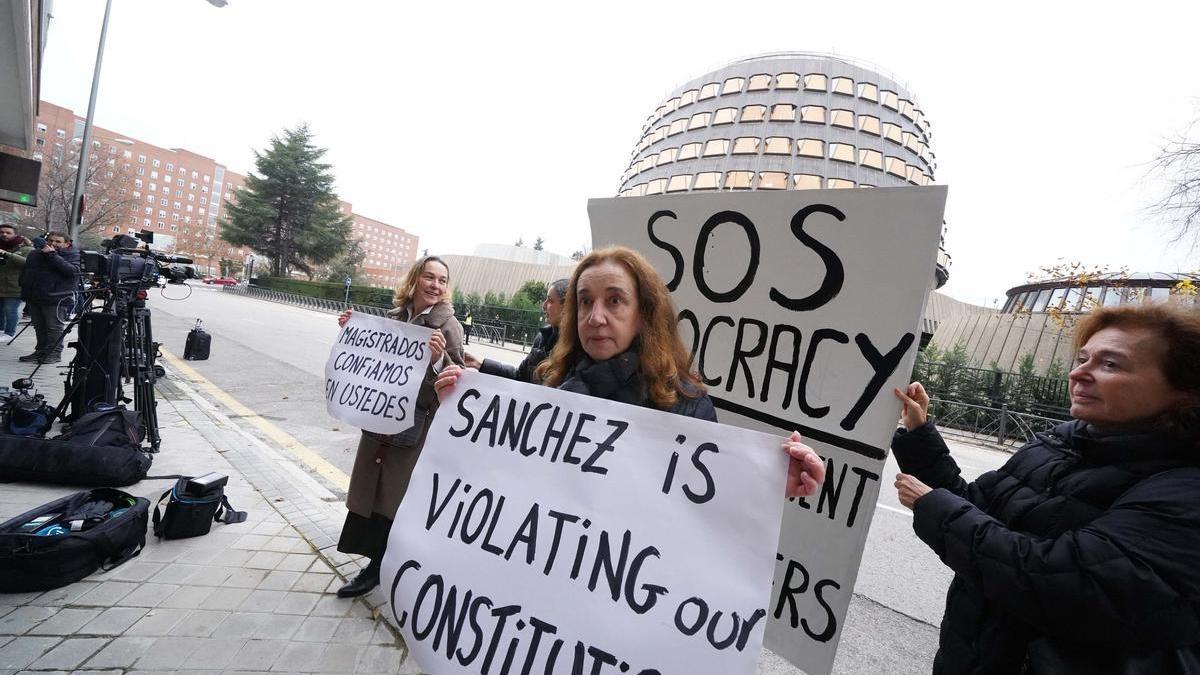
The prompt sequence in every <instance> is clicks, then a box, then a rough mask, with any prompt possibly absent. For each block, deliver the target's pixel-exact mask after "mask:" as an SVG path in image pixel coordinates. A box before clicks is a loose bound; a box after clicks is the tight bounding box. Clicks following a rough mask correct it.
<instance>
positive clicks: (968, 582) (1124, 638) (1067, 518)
mask: <svg viewBox="0 0 1200 675" xmlns="http://www.w3.org/2000/svg"><path fill="white" fill-rule="evenodd" d="M1075 340H1076V345H1077V351H1078V356H1077V358H1076V362H1075V368H1074V369H1073V370H1072V371H1071V374H1070V389H1071V415H1072V416H1073V417H1075V419H1074V420H1073V421H1071V422H1066V423H1064V424H1060V425H1059V426H1057V427H1055V429H1054V430H1053V431H1051V432H1050V433H1048V434H1044V435H1042V434H1039V435H1038V438H1037V440H1035V441H1033V442H1031V443H1029V444H1027V445H1026V446H1025V447H1023V448H1021V450H1020V451H1019V452H1017V453H1016V454H1015V455H1013V457H1012V459H1010V460H1009V461H1008V462H1007V463H1006V464H1005V465H1004V466H1003V467H1001V468H1000V469H998V470H996V471H992V472H989V473H985V474H983V475H982V476H980V477H979V478H978V479H977V480H976V481H975V482H973V483H967V482H966V481H964V480H963V479H962V478H961V477H960V476H959V469H958V465H957V464H955V462H954V459H953V458H952V457H951V456H950V453H949V450H948V449H947V448H946V444H945V443H944V442H943V441H942V439H941V437H940V436H939V435H938V432H937V430H936V429H935V428H934V427H933V423H932V422H930V421H928V420H927V418H926V414H927V411H928V407H929V396H928V395H927V394H926V393H925V390H924V388H923V387H922V386H921V385H920V384H919V383H913V384H911V385H909V387H908V390H907V391H900V390H898V389H897V390H896V395H897V396H898V397H899V398H900V399H901V401H902V402H903V403H904V410H903V418H902V421H903V424H904V430H902V431H901V430H898V431H897V434H896V437H895V439H894V441H893V445H892V449H893V450H894V451H895V455H896V459H897V461H898V462H899V463H900V468H901V470H902V471H904V473H902V474H900V475H898V476H897V477H896V488H897V490H898V491H899V496H900V502H901V503H902V504H903V505H905V506H907V507H909V508H911V509H912V510H913V529H914V530H916V533H917V536H918V537H920V538H921V539H922V540H923V541H924V542H925V543H926V544H928V545H929V547H930V548H932V549H933V550H934V551H935V552H936V553H937V554H938V556H940V557H941V559H942V561H943V562H945V563H946V565H948V566H949V567H950V568H951V569H953V570H954V572H955V577H954V582H953V583H952V584H951V585H950V591H949V595H948V597H947V599H946V615H945V617H944V618H943V619H942V629H941V641H940V646H939V649H938V654H937V657H936V659H935V661H934V665H933V670H934V672H937V673H983V672H987V673H1018V672H1020V673H1184V672H1186V673H1197V672H1200V314H1198V313H1197V312H1196V311H1195V310H1193V309H1192V308H1190V307H1188V308H1186V309H1185V308H1183V307H1181V306H1178V305H1165V304H1155V305H1124V306H1121V307H1106V308H1102V309H1099V310H1097V311H1095V312H1094V313H1092V314H1091V315H1090V316H1088V317H1087V318H1085V319H1084V320H1083V321H1082V322H1081V323H1080V324H1079V325H1078V326H1077V328H1076V335H1075Z"/></svg>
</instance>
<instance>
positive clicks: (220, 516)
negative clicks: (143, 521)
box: [153, 473, 247, 539]
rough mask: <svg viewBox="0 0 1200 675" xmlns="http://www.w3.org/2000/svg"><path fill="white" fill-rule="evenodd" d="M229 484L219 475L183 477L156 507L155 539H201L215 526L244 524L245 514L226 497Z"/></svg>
mask: <svg viewBox="0 0 1200 675" xmlns="http://www.w3.org/2000/svg"><path fill="white" fill-rule="evenodd" d="M162 477H163V478H166V476H162ZM156 478H157V476H156ZM228 482H229V477H228V476H225V475H223V474H219V473H207V474H204V475H203V476H196V477H194V478H193V477H190V476H180V477H179V479H178V480H176V481H175V485H174V487H172V488H171V489H170V490H167V491H166V492H164V493H162V496H161V497H159V498H158V502H157V503H155V505H154V521H153V522H154V536H156V537H160V538H164V539H184V538H186V537H198V536H200V535H202V534H208V531H209V529H210V528H212V524H213V523H218V522H220V523H225V524H226V525H233V524H234V523H241V522H245V520H246V515H247V514H246V512H245V511H237V510H235V509H234V508H233V506H231V505H230V504H229V498H228V497H226V496H225V484H226V483H228ZM168 498H170V499H169V500H168V501H167V507H166V509H165V510H164V511H163V513H162V515H161V516H160V515H159V506H160V505H161V504H162V501H163V500H164V499H168Z"/></svg>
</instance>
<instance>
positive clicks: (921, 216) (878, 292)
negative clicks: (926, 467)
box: [588, 186, 946, 674]
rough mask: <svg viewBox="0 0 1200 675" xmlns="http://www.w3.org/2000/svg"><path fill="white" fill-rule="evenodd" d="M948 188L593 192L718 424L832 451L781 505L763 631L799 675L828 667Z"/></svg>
mask: <svg viewBox="0 0 1200 675" xmlns="http://www.w3.org/2000/svg"><path fill="white" fill-rule="evenodd" d="M945 200H946V188H945V187H942V186H938V187H925V188H918V187H913V188H887V189H869V190H868V189H857V190H821V191H818V190H800V191H787V192H772V193H767V192H754V193H713V194H687V195H680V196H665V197H641V198H621V199H598V200H592V201H590V202H589V203H588V214H589V215H590V217H591V222H592V241H593V246H594V247H595V248H601V247H604V246H608V245H613V244H620V245H623V246H628V247H630V248H634V249H636V250H638V251H640V252H641V253H643V254H644V255H646V256H647V258H649V260H650V261H651V263H653V265H654V267H655V269H657V270H659V272H660V274H662V276H663V280H664V281H666V282H667V286H668V288H669V289H670V290H671V291H672V296H673V298H674V301H675V304H676V308H677V310H678V311H679V315H678V327H679V333H680V336H681V337H682V339H683V341H684V344H685V345H687V346H688V347H689V348H690V349H691V350H692V354H693V365H694V367H695V368H696V369H697V371H698V372H699V373H700V375H701V376H702V377H703V378H704V381H705V384H706V386H707V387H708V392H709V395H710V396H712V397H713V399H714V403H715V404H716V406H717V416H718V418H719V419H720V420H721V422H723V423H727V424H736V425H739V426H745V427H747V428H753V429H760V430H764V431H765V430H772V431H775V432H777V433H783V432H790V431H792V430H799V431H800V432H801V433H802V434H803V435H804V437H805V441H806V442H807V443H808V444H810V445H811V446H813V448H814V449H815V450H816V451H817V452H818V453H819V454H820V455H821V456H822V457H823V458H825V460H826V469H827V473H828V476H827V478H826V481H825V484H824V485H823V486H822V489H821V491H820V492H819V493H818V494H817V495H815V496H813V497H810V498H808V499H801V500H792V501H791V502H790V503H789V504H787V506H786V508H785V509H784V523H783V529H782V534H781V538H780V542H779V554H780V555H779V560H778V563H777V565H776V570H775V585H774V597H773V599H772V604H771V613H770V618H771V622H770V624H769V625H768V628H767V640H766V644H767V647H768V648H770V649H772V650H773V651H775V652H777V653H779V654H780V655H782V656H784V657H785V658H787V659H788V660H789V661H791V662H792V663H794V664H795V665H797V666H799V667H800V668H802V669H803V670H805V671H806V672H808V673H813V674H817V673H828V672H829V671H830V669H831V668H832V665H833V658H834V654H835V652H836V649H837V643H838V638H839V636H840V632H841V628H842V626H843V624H844V619H845V616H846V609H847V608H848V606H849V604H850V599H851V596H852V594H853V591H854V580H855V578H856V576H857V574H858V565H859V560H860V559H861V557H862V551H863V546H864V545H865V543H866V536H867V530H868V528H869V527H870V524H871V517H872V515H873V513H874V506H875V501H876V497H877V495H878V492H879V488H880V482H881V480H886V477H884V476H881V473H882V470H883V464H884V459H885V458H886V455H887V450H888V448H889V447H890V445H891V437H892V432H893V431H894V430H895V428H896V419H897V417H898V416H899V408H900V406H899V403H898V402H897V400H896V399H895V397H894V396H893V394H892V389H893V388H894V387H897V386H902V385H905V384H907V383H908V377H909V375H910V374H911V372H912V365H913V361H914V359H915V357H916V353H917V345H918V340H919V338H920V330H919V326H920V318H921V314H922V311H923V309H924V305H925V299H926V296H927V295H928V293H929V291H930V289H931V287H932V285H933V275H934V265H935V262H936V256H937V245H938V237H939V233H940V231H941V225H942V210H943V208H944V205H945ZM722 478H723V477H722ZM888 482H889V483H890V481H888Z"/></svg>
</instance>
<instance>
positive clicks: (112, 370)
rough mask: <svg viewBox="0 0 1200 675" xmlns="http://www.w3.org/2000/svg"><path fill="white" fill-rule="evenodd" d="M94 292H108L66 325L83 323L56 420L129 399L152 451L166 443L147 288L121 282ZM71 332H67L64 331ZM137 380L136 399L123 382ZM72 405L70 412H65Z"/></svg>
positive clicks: (156, 352)
mask: <svg viewBox="0 0 1200 675" xmlns="http://www.w3.org/2000/svg"><path fill="white" fill-rule="evenodd" d="M92 293H106V294H107V295H106V296H105V299H104V303H103V305H102V306H101V307H100V308H95V307H93V306H92V305H93V303H91V302H89V303H88V305H89V306H88V311H85V312H83V313H81V314H80V315H79V316H77V317H75V318H74V319H73V320H72V322H71V324H70V325H69V326H68V327H67V331H69V330H70V327H71V326H73V325H76V324H78V325H79V338H78V341H77V342H76V343H74V346H75V358H74V359H72V360H71V364H70V366H69V367H68V370H67V381H66V395H65V396H64V397H63V400H62V402H61V403H59V405H58V408H56V409H55V410H54V418H60V417H61V418H62V419H63V420H64V421H67V420H72V421H73V420H76V419H78V418H79V417H80V416H81V415H83V414H85V413H88V412H91V411H92V410H93V409H94V408H95V407H96V406H98V405H102V404H106V405H110V406H111V405H116V404H117V402H118V401H121V402H126V403H127V402H130V401H131V400H132V402H133V406H134V410H136V411H137V412H138V413H140V414H141V417H142V423H143V424H144V425H145V427H146V440H147V442H149V444H150V452H158V448H159V445H160V444H161V442H162V439H161V437H160V436H159V431H158V410H157V407H158V403H157V401H155V399H154V383H155V380H156V379H157V376H156V373H155V360H156V359H157V358H158V346H159V345H158V343H157V342H154V338H153V334H152V332H151V327H150V310H149V309H148V308H147V307H146V302H145V291H142V290H137V289H131V288H125V287H121V286H118V287H116V288H112V289H101V290H99V291H92ZM67 331H64V334H66V332H67ZM129 380H132V381H133V398H132V399H129V398H127V397H126V396H125V390H124V386H123V382H126V381H129ZM68 405H70V406H71V412H70V414H69V415H67V414H64V413H65V410H66V407H67V406H68Z"/></svg>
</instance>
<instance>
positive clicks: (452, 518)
mask: <svg viewBox="0 0 1200 675" xmlns="http://www.w3.org/2000/svg"><path fill="white" fill-rule="evenodd" d="M782 441H783V438H782V437H781V436H779V435H773V434H763V433H759V432H755V431H749V430H746V429H740V428H737V427H731V426H726V425H720V424H713V423H712V422H706V421H703V420H696V419H693V418H690V417H683V416H680V415H675V414H672V413H666V412H661V411H658V410H654V409H650V408H640V407H636V406H629V405H625V404H621V403H614V402H611V401H607V400H604V399H600V398H595V397H591V396H584V395H580V394H573V393H568V392H564V391H559V390H557V389H551V388H548V387H540V386H535V385H531V384H526V383H522V382H517V381H514V380H506V379H502V378H497V377H492V376H488V375H483V374H480V373H476V372H474V371H469V372H466V373H464V374H463V375H462V377H461V378H460V379H459V381H458V383H457V384H456V385H455V387H454V390H453V391H452V392H451V393H450V396H449V398H448V399H447V400H446V401H444V402H443V403H442V405H441V407H440V408H439V409H438V412H437V415H436V416H435V417H434V419H433V422H432V426H431V428H430V430H429V435H428V437H427V438H426V441H425V447H424V449H423V451H422V456H421V461H420V462H419V463H418V464H417V467H416V470H415V472H414V473H413V476H412V481H411V482H410V484H409V488H408V493H407V494H406V495H405V498H404V502H403V503H402V504H401V505H400V508H399V510H398V511H397V512H396V520H395V523H394V524H393V526H392V531H391V537H390V538H389V540H388V547H387V553H386V555H385V556H384V560H383V569H382V576H381V579H382V586H383V590H384V592H385V593H386V594H387V596H388V598H389V600H390V602H391V606H390V611H391V612H392V613H393V619H394V620H395V622H396V624H397V625H398V626H399V627H400V629H401V631H402V632H403V634H404V639H405V643H406V644H407V645H408V647H409V649H410V650H412V653H413V654H414V655H415V656H416V658H417V662H418V663H419V664H420V665H421V667H422V668H423V669H424V670H425V671H426V672H432V673H439V675H441V674H445V673H558V674H562V675H568V674H570V673H612V674H614V675H616V674H618V673H631V674H635V675H636V674H641V675H659V674H664V675H665V674H666V673H722V674H723V675H737V674H739V673H741V674H746V675H749V674H750V673H753V672H754V669H755V664H756V661H757V658H758V653H759V651H760V650H761V644H762V639H763V634H764V629H765V626H766V618H765V617H766V615H767V611H768V606H767V603H768V601H769V599H770V594H771V576H772V570H773V568H774V564H775V544H776V541H777V540H778V536H779V522H780V518H781V515H782V510H783V501H782V500H781V499H780V496H781V495H782V494H783V490H784V482H785V480H786V472H787V456H786V455H785V454H784V452H783V450H782V449H781V447H780V446H781V443H782Z"/></svg>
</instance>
